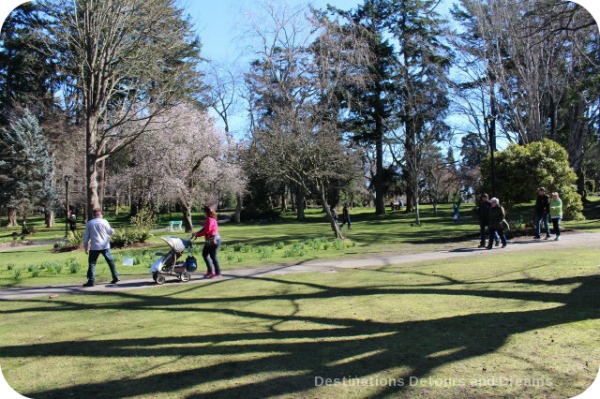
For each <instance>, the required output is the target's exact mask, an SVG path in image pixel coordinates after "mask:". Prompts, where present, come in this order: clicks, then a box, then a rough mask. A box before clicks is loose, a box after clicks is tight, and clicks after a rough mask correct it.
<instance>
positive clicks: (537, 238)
mask: <svg viewBox="0 0 600 399" xmlns="http://www.w3.org/2000/svg"><path fill="white" fill-rule="evenodd" d="M533 238H534V239H536V240H539V239H541V238H542V237H540V236H533Z"/></svg>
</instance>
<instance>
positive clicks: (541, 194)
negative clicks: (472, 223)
mask: <svg viewBox="0 0 600 399" xmlns="http://www.w3.org/2000/svg"><path fill="white" fill-rule="evenodd" d="M562 216H563V215H562V200H561V199H560V197H559V195H558V193H557V192H554V193H552V198H550V197H548V195H547V194H546V189H545V188H544V187H540V188H538V189H537V198H536V202H535V217H534V229H535V235H534V238H535V239H538V240H539V239H541V238H542V236H541V232H542V225H543V226H544V231H545V233H546V237H545V239H546V240H548V239H550V227H549V221H550V220H552V226H553V229H554V235H555V238H554V240H555V241H558V240H560V222H561V220H562ZM509 228H510V226H509V224H508V222H507V221H506V212H505V211H504V208H503V207H502V206H500V201H499V200H498V198H495V197H494V198H492V199H489V196H488V195H487V194H483V195H482V196H481V204H480V205H479V232H480V242H479V248H487V249H492V248H493V244H494V243H495V244H496V246H498V245H499V244H500V242H502V248H504V247H506V244H507V242H506V234H505V233H504V230H507V229H509ZM486 239H487V245H486Z"/></svg>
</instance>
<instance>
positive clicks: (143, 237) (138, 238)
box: [111, 228, 152, 248]
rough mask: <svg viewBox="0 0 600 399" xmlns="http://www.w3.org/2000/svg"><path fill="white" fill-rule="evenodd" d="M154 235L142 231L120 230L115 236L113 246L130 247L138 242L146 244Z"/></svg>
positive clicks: (116, 231)
mask: <svg viewBox="0 0 600 399" xmlns="http://www.w3.org/2000/svg"><path fill="white" fill-rule="evenodd" d="M151 236H152V234H150V232H149V231H148V230H141V229H137V228H135V229H119V230H115V234H113V236H112V237H111V238H112V241H111V242H112V244H113V245H114V246H115V247H117V248H121V247H128V246H130V245H132V244H135V243H136V242H146V241H147V240H148V238H150V237H151Z"/></svg>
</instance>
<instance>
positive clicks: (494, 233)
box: [487, 227, 506, 249]
mask: <svg viewBox="0 0 600 399" xmlns="http://www.w3.org/2000/svg"><path fill="white" fill-rule="evenodd" d="M498 236H499V237H500V241H502V245H506V236H505V235H504V229H492V228H491V227H490V241H489V243H488V246H487V247H488V248H490V249H491V248H492V245H494V238H496V237H498Z"/></svg>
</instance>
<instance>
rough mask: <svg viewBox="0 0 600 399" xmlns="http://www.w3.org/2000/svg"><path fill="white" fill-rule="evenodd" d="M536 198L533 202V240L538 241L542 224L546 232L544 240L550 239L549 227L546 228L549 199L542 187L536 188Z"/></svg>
mask: <svg viewBox="0 0 600 399" xmlns="http://www.w3.org/2000/svg"><path fill="white" fill-rule="evenodd" d="M537 191H538V196H537V199H536V200H535V236H533V238H535V239H536V240H539V239H540V238H542V237H541V233H542V223H543V224H544V229H545V230H546V240H547V239H548V238H550V227H549V226H548V216H549V214H550V199H549V198H548V195H547V194H546V189H545V188H544V187H540V188H538V190H537Z"/></svg>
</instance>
